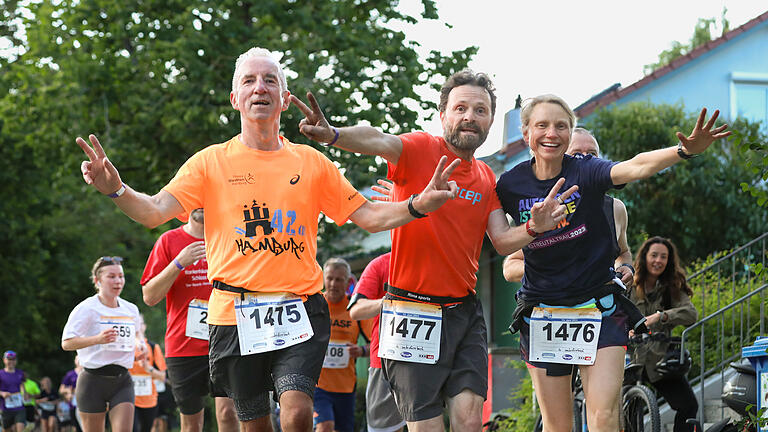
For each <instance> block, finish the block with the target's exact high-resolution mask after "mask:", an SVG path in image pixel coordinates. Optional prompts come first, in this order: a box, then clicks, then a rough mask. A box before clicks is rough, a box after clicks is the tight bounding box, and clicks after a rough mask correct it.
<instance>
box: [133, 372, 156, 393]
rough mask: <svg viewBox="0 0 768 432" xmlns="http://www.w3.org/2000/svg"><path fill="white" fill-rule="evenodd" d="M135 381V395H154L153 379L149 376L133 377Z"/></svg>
mask: <svg viewBox="0 0 768 432" xmlns="http://www.w3.org/2000/svg"><path fill="white" fill-rule="evenodd" d="M131 379H133V393H134V394H135V395H136V396H151V395H152V377H151V376H149V375H131Z"/></svg>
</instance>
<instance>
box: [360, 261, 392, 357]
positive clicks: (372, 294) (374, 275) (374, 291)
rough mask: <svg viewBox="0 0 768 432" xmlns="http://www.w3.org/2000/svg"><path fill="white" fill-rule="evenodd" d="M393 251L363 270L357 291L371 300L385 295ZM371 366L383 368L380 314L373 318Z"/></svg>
mask: <svg viewBox="0 0 768 432" xmlns="http://www.w3.org/2000/svg"><path fill="white" fill-rule="evenodd" d="M390 255H392V253H385V254H384V255H381V256H378V257H376V258H374V259H373V261H371V262H370V263H368V266H366V267H365V270H363V274H362V275H361V276H360V280H359V281H358V282H357V285H355V292H356V293H358V294H362V295H364V296H365V297H366V298H368V299H370V300H377V299H380V298H382V297H384V294H386V291H385V290H384V284H385V283H386V282H387V278H388V277H389V257H390ZM371 367H372V368H377V369H381V359H380V358H379V315H376V316H375V317H374V318H373V328H372V330H371Z"/></svg>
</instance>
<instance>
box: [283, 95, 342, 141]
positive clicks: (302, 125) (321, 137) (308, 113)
mask: <svg viewBox="0 0 768 432" xmlns="http://www.w3.org/2000/svg"><path fill="white" fill-rule="evenodd" d="M307 99H308V100H309V104H310V105H311V106H312V108H310V107H308V106H307V105H306V104H305V103H304V102H302V101H301V99H299V98H297V97H296V96H295V95H291V102H292V103H293V104H294V105H296V106H297V107H298V108H299V110H301V112H302V113H304V116H305V118H303V119H302V120H301V121H300V122H299V132H301V133H302V134H303V135H304V136H306V137H307V138H309V139H311V140H313V141H317V142H321V143H329V142H333V141H334V139H335V138H336V134H337V133H338V131H337V130H336V129H335V128H332V127H331V125H330V124H329V123H328V120H326V119H325V115H324V114H323V110H322V108H320V104H318V103H317V99H315V96H314V95H313V94H312V92H307Z"/></svg>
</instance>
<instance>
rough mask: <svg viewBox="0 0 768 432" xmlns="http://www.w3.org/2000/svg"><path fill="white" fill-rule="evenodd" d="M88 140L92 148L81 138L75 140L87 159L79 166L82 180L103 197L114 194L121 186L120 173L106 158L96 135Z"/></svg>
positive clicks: (89, 136) (90, 136)
mask: <svg viewBox="0 0 768 432" xmlns="http://www.w3.org/2000/svg"><path fill="white" fill-rule="evenodd" d="M88 139H89V140H90V141H91V144H93V148H91V146H89V145H88V143H86V142H85V140H84V139H82V138H81V137H77V139H76V140H75V141H76V142H77V145H79V146H80V148H81V149H83V151H84V152H85V155H86V156H88V159H89V160H87V161H83V163H82V164H80V171H81V172H82V173H83V180H85V183H86V184H89V185H93V187H95V188H96V190H98V191H99V192H101V193H103V194H105V195H108V194H111V193H115V192H116V191H117V190H118V189H120V187H121V186H122V185H123V182H122V180H120V173H118V172H117V168H115V166H114V165H112V162H110V161H109V159H108V158H107V155H106V154H105V153H104V149H103V148H102V147H101V143H99V139H98V138H96V135H93V134H91V135H88Z"/></svg>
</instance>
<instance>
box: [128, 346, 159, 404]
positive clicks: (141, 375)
mask: <svg viewBox="0 0 768 432" xmlns="http://www.w3.org/2000/svg"><path fill="white" fill-rule="evenodd" d="M141 350H142V348H141V346H138V345H137V346H136V350H135V351H136V356H138V355H139V353H140V352H141ZM143 350H144V352H145V353H146V356H147V364H149V365H150V366H153V367H155V368H156V369H157V370H159V371H163V372H165V370H166V369H167V367H166V365H165V357H163V351H162V350H161V349H160V345H158V344H155V345H154V348H153V347H152V346H151V345H150V344H149V342H147V340H146V339H144V347H143ZM128 372H129V373H130V374H131V378H132V379H134V380H137V379H138V380H146V385H148V386H151V388H152V390H151V394H149V395H145V396H139V395H137V396H136V402H135V405H136V406H137V407H138V408H152V407H153V406H155V405H157V387H155V383H154V381H153V380H152V376H151V375H150V374H149V371H148V370H146V369H144V368H143V367H141V362H140V361H138V360H136V361H134V362H133V367H132V368H131V369H130V370H129V371H128ZM145 377H149V378H145ZM134 388H135V386H134Z"/></svg>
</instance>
